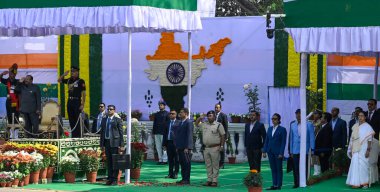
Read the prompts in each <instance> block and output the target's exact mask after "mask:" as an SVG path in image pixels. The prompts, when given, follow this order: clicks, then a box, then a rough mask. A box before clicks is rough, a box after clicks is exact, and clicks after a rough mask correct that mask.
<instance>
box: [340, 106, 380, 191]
mask: <svg viewBox="0 0 380 192" xmlns="http://www.w3.org/2000/svg"><path fill="white" fill-rule="evenodd" d="M360 116H364V114H363V113H360V114H359V121H360ZM363 118H365V116H364V117H363ZM352 129H353V131H352V135H351V138H350V144H349V146H348V151H347V155H348V156H349V157H350V158H351V164H350V170H349V172H348V176H347V181H346V184H347V185H349V186H351V187H353V188H359V187H368V185H369V184H370V183H375V182H376V181H377V180H378V173H377V166H376V165H373V164H371V163H370V158H369V157H370V154H371V144H372V141H373V136H374V134H375V132H374V131H373V129H372V127H371V126H370V125H369V124H368V123H366V122H365V121H364V122H363V121H361V122H359V123H356V124H355V125H354V126H353V128H352ZM370 175H371V176H370Z"/></svg>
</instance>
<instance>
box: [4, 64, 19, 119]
mask: <svg viewBox="0 0 380 192" xmlns="http://www.w3.org/2000/svg"><path fill="white" fill-rule="evenodd" d="M17 68H18V65H17V64H16V63H15V64H13V65H12V67H10V68H9V71H4V72H2V73H1V74H0V79H1V83H2V84H4V85H5V86H6V88H7V101H6V104H5V105H6V109H7V118H8V124H12V122H13V121H14V123H15V124H17V121H16V119H18V117H19V114H20V113H19V100H18V96H17V94H16V93H15V88H16V86H17V85H18V84H19V82H20V81H19V80H18V79H16V75H17ZM4 75H8V78H3V76H4ZM12 113H14V118H15V119H14V120H12Z"/></svg>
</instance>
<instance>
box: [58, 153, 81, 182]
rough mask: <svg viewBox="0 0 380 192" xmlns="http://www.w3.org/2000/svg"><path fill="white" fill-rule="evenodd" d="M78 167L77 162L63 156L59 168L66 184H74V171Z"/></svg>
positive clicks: (70, 157) (69, 156)
mask: <svg viewBox="0 0 380 192" xmlns="http://www.w3.org/2000/svg"><path fill="white" fill-rule="evenodd" d="M78 165H79V160H78V159H77V158H75V157H73V156H71V155H68V156H64V157H63V158H62V159H61V161H60V162H59V166H60V168H61V170H62V172H63V175H64V176H65V181H66V183H75V171H76V170H77V168H78Z"/></svg>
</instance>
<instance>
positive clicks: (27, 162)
mask: <svg viewBox="0 0 380 192" xmlns="http://www.w3.org/2000/svg"><path fill="white" fill-rule="evenodd" d="M15 158H17V159H18V160H19V161H20V163H19V166H18V170H19V171H20V173H22V174H23V179H22V181H23V182H24V185H28V184H29V179H30V166H31V163H32V162H33V161H34V159H33V158H32V156H31V155H30V154H29V153H27V152H25V151H20V152H19V153H18V154H17V155H16V156H15Z"/></svg>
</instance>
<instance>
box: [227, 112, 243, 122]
mask: <svg viewBox="0 0 380 192" xmlns="http://www.w3.org/2000/svg"><path fill="white" fill-rule="evenodd" d="M229 115H230V117H231V122H232V123H240V121H241V115H239V114H235V113H230V114H229Z"/></svg>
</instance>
